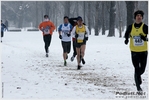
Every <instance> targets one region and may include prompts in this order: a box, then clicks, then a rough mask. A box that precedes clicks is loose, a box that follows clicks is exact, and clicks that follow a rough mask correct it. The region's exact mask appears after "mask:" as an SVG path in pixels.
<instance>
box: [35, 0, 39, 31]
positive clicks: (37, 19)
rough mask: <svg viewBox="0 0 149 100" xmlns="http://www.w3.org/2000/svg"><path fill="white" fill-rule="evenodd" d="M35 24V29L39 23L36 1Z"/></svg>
mask: <svg viewBox="0 0 149 100" xmlns="http://www.w3.org/2000/svg"><path fill="white" fill-rule="evenodd" d="M35 18H36V24H35V27H36V28H38V24H39V22H38V2H37V1H36V17H35Z"/></svg>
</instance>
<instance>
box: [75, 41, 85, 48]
mask: <svg viewBox="0 0 149 100" xmlns="http://www.w3.org/2000/svg"><path fill="white" fill-rule="evenodd" d="M82 45H86V41H83V43H76V47H77V48H81V46H82Z"/></svg>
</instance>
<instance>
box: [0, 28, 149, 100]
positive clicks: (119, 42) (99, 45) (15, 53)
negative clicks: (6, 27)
mask: <svg viewBox="0 0 149 100" xmlns="http://www.w3.org/2000/svg"><path fill="white" fill-rule="evenodd" d="M92 31H93V30H92ZM116 33H117V34H118V32H117V31H116ZM106 34H107V31H106ZM1 47H2V53H1V54H2V56H1V65H2V75H1V76H2V82H3V83H4V93H3V96H4V98H5V99H10V98H12V99H16V98H17V99H37V98H38V99H69V98H70V99H72V98H73V99H111V98H113V99H116V96H117V95H116V92H119V91H122V92H125V91H133V92H136V87H135V83H134V77H133V76H134V68H133V66H132V62H131V55H130V50H129V46H128V45H125V44H124V38H119V36H118V35H116V37H107V35H105V36H102V35H99V36H94V35H93V34H92V35H90V37H89V41H88V42H87V46H86V52H85V60H86V64H85V65H83V67H82V69H81V70H77V61H76V59H75V61H74V62H71V61H70V57H71V56H72V53H73V50H72V48H71V53H70V54H69V59H68V61H67V62H68V66H67V67H64V66H63V57H62V46H61V41H60V39H59V38H58V33H57V32H55V33H54V34H53V37H52V42H51V46H50V48H49V51H50V53H49V55H50V56H49V58H46V57H45V52H44V43H43V37H42V34H41V32H25V31H24V32H6V33H5V37H4V39H3V43H2V44H1ZM147 72H148V65H147V68H146V71H145V73H144V74H143V75H142V79H143V84H142V85H141V86H142V89H143V90H144V91H145V92H146V95H145V96H146V99H147V98H148V73H147ZM118 99H119V98H118Z"/></svg>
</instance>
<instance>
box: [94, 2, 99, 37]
mask: <svg viewBox="0 0 149 100" xmlns="http://www.w3.org/2000/svg"><path fill="white" fill-rule="evenodd" d="M96 10H97V11H96V15H95V36H98V35H99V1H96Z"/></svg>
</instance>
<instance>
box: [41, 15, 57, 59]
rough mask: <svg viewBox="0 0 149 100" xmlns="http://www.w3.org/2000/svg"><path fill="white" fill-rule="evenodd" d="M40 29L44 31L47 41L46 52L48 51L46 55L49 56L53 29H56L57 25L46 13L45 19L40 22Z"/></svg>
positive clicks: (44, 38)
mask: <svg viewBox="0 0 149 100" xmlns="http://www.w3.org/2000/svg"><path fill="white" fill-rule="evenodd" d="M39 29H40V30H41V31H42V32H43V40H44V43H45V52H46V57H48V56H49V55H48V53H49V46H50V43H51V38H52V34H53V31H54V30H55V25H54V24H53V22H51V21H50V20H49V16H48V15H44V21H43V22H42V23H40V25H39Z"/></svg>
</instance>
